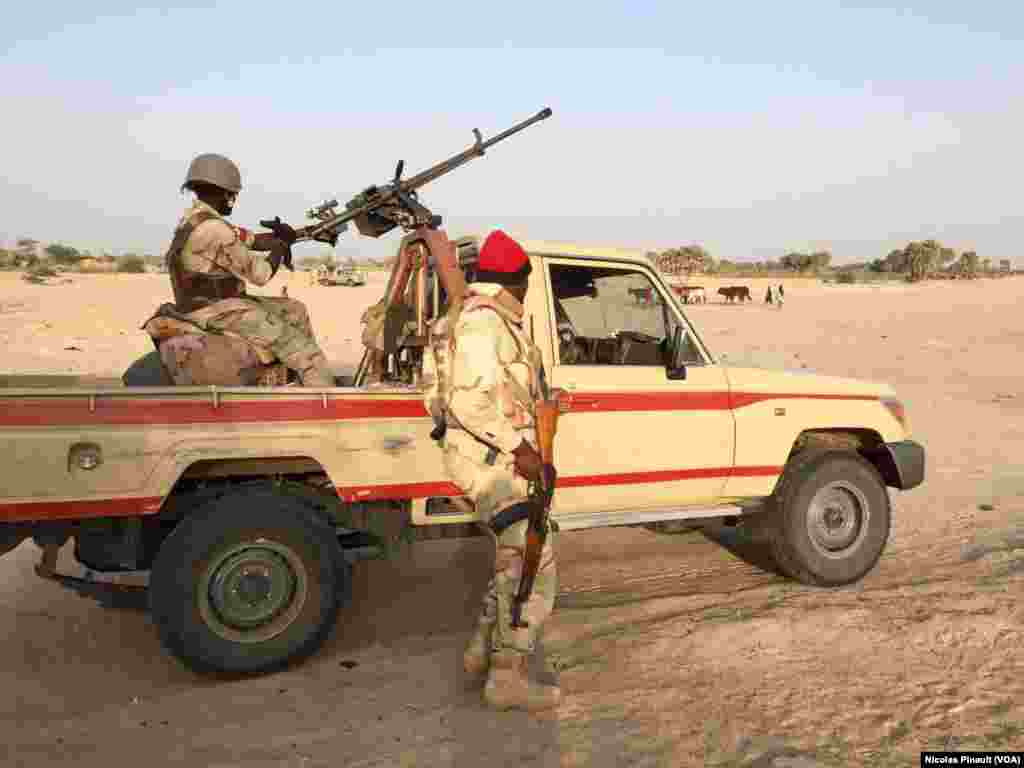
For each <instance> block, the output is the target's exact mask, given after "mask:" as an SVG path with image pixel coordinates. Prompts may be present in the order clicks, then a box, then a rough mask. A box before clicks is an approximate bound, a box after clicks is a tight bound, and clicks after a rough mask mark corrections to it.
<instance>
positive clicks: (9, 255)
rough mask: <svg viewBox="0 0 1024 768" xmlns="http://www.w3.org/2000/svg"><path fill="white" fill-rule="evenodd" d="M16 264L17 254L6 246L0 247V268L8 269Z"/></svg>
mask: <svg viewBox="0 0 1024 768" xmlns="http://www.w3.org/2000/svg"><path fill="white" fill-rule="evenodd" d="M17 265H18V254H17V253H15V252H14V251H9V250H7V249H6V248H0V269H10V268H11V267H16V266H17Z"/></svg>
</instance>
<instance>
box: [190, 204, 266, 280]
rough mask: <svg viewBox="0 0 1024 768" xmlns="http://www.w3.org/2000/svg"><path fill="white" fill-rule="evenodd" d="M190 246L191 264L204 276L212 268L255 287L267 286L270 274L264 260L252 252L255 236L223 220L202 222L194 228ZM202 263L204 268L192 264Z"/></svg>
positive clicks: (263, 257)
mask: <svg viewBox="0 0 1024 768" xmlns="http://www.w3.org/2000/svg"><path fill="white" fill-rule="evenodd" d="M189 240H190V244H191V251H192V258H191V259H190V261H191V262H193V264H191V265H190V266H191V267H192V268H194V269H198V270H200V271H203V272H208V271H210V269H212V268H218V267H219V268H220V269H222V270H226V271H228V272H230V273H231V274H233V275H234V276H235V277H238V278H240V279H242V280H246V281H248V282H250V283H252V284H254V285H266V284H267V283H268V282H269V281H270V277H271V274H272V273H273V270H272V269H271V267H270V262H269V261H268V260H267V258H266V257H265V256H264V255H263V254H262V253H259V252H258V251H254V250H252V249H251V246H252V245H253V243H254V241H255V235H253V233H252V232H249V231H248V230H246V229H242V228H241V227H233V226H232V225H231V224H229V223H228V222H226V221H224V220H222V219H212V220H210V221H205V222H203V223H202V224H200V225H199V226H198V227H196V229H195V232H193V233H192V237H191V238H189ZM197 261H198V262H202V263H205V264H206V265H208V266H206V267H203V266H201V265H200V264H197V263H195V262H197Z"/></svg>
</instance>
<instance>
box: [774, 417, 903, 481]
mask: <svg viewBox="0 0 1024 768" xmlns="http://www.w3.org/2000/svg"><path fill="white" fill-rule="evenodd" d="M808 450H835V451H850V452H854V453H857V454H859V455H860V456H861V458H863V459H865V460H866V461H867V462H868V463H869V464H871V466H873V467H874V468H875V470H876V471H877V472H878V474H879V476H880V477H881V478H882V480H883V482H884V483H885V484H886V486H889V487H891V488H899V487H901V481H900V475H899V470H898V469H897V467H896V462H895V461H894V460H893V457H892V454H891V453H890V452H889V451H888V450H887V448H886V443H885V439H884V438H883V437H882V435H881V434H880V433H879V432H878V431H877V430H874V429H870V428H865V427H829V428H827V429H821V428H815V429H806V430H804V431H803V432H801V433H800V434H799V435H797V438H796V440H794V441H793V447H792V448H791V450H790V452H789V456H788V457H787V458H786V463H787V465H788V464H789V462H790V461H791V460H792V458H793V457H794V456H795V455H797V454H801V453H803V452H804V451H808ZM780 480H781V477H780ZM776 487H777V486H776Z"/></svg>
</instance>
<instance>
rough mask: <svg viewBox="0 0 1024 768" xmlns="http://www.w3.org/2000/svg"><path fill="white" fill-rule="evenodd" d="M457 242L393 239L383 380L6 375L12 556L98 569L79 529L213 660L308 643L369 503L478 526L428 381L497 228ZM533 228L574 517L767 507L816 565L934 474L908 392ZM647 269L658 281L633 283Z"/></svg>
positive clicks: (458, 526)
mask: <svg viewBox="0 0 1024 768" xmlns="http://www.w3.org/2000/svg"><path fill="white" fill-rule="evenodd" d="M443 243H444V244H445V245H444V247H443V248H440V249H437V248H435V249H434V250H433V251H431V250H430V249H429V248H427V247H425V245H424V242H423V241H422V240H420V241H417V239H416V234H415V233H413V234H412V235H409V236H408V237H406V238H405V239H404V240H403V241H402V245H401V246H400V248H399V259H398V260H397V263H396V266H395V270H394V272H393V273H392V275H391V279H390V281H389V284H388V288H387V295H388V296H389V297H390V299H389V300H392V301H393V302H394V303H393V306H399V305H400V306H401V307H402V308H403V312H404V314H401V313H400V317H399V319H400V321H401V322H400V325H399V326H395V325H394V324H392V327H391V331H389V333H392V336H391V338H392V342H389V343H391V344H392V348H391V349H390V351H389V355H388V359H387V371H388V377H389V378H388V380H387V381H386V382H385V384H384V386H379V385H375V386H373V387H366V386H363V381H364V380H365V378H366V367H367V366H366V360H365V359H364V362H363V364H361V365H360V367H359V369H358V371H357V372H356V375H355V377H354V379H352V380H347V381H343V380H339V386H337V387H332V388H327V389H306V388H298V387H294V386H279V387H258V386H251V387H216V386H212V387H210V386H207V387H195V386H179V387H174V386H168V385H166V384H161V383H160V382H159V381H157V382H156V383H155V384H154V383H153V382H152V381H150V382H143V381H136V380H135V379H133V377H132V376H129V375H127V374H126V376H125V381H124V382H122V381H120V380H112V381H107V382H95V381H94V382H92V383H91V384H90V383H88V382H84V381H77V382H76V381H68V379H67V378H66V377H60V376H55V377H52V378H48V377H31V378H28V377H18V376H0V401H2V402H0V440H2V441H3V456H4V462H3V465H2V467H3V468H2V470H0V471H2V475H0V478H2V482H0V553H3V552H7V551H10V550H11V549H13V548H14V547H16V546H18V545H19V544H20V543H21V542H23V541H24V540H26V539H32V540H34V542H35V543H36V545H38V546H39V547H40V548H41V549H42V557H41V562H40V565H39V567H38V568H37V571H38V572H39V573H40V574H41V575H43V576H46V577H49V578H52V579H56V580H58V581H61V582H62V583H64V584H65V585H67V586H70V587H73V588H76V589H83V590H84V588H85V587H86V585H87V583H88V582H87V579H83V578H82V577H80V576H78V577H76V576H70V575H67V574H61V573H59V572H58V571H57V568H56V565H57V557H58V550H60V548H61V547H62V546H63V545H64V544H65V543H67V542H69V541H70V540H72V539H73V540H74V556H75V558H76V559H77V561H78V562H79V563H81V564H82V565H83V566H84V567H85V568H86V569H87V571H86V574H87V575H88V574H89V573H93V572H95V573H99V574H111V573H118V572H131V573H133V574H137V573H138V572H147V571H148V581H147V584H146V586H142V585H139V587H138V588H139V589H140V590H141V589H145V590H146V591H147V592H148V603H149V606H150V610H151V613H152V616H153V619H154V623H155V625H156V627H157V630H158V632H159V635H160V638H161V640H162V642H163V644H164V646H165V647H166V648H167V649H168V650H169V651H170V652H171V653H173V654H174V655H176V656H177V657H178V658H179V659H180V660H182V661H183V662H184V663H186V664H187V665H188V666H189V667H191V668H192V669H194V670H197V671H230V672H262V671H267V670H270V669H274V668H277V667H279V666H281V665H282V664H284V663H286V662H288V661H289V660H294V659H298V658H301V657H303V656H306V655H308V654H310V653H313V652H314V651H315V650H316V649H317V648H318V647H320V645H321V643H322V642H323V640H324V638H325V637H326V635H327V634H328V633H329V632H330V631H331V628H332V627H333V625H334V623H335V620H336V614H337V609H338V606H339V604H340V603H342V602H343V601H344V600H345V598H346V595H347V594H348V591H349V582H350V578H351V560H352V559H353V557H354V556H356V555H358V554H359V553H365V552H366V551H367V549H366V547H365V546H364V545H365V544H366V543H367V542H368V541H370V540H371V539H370V538H369V537H368V536H367V534H366V533H365V531H362V530H360V528H362V527H364V526H365V523H366V521H367V520H374V519H382V518H388V519H393V520H402V521H406V522H407V523H411V525H412V526H413V527H412V530H416V531H425V530H437V529H436V528H432V527H433V526H438V525H445V526H449V528H447V530H457V531H468V530H471V529H472V528H473V526H472V525H467V524H471V523H472V522H473V520H474V514H475V513H474V511H473V509H472V507H471V505H468V503H467V502H465V500H464V499H462V500H460V499H459V498H458V497H459V496H460V494H461V492H460V489H459V488H458V487H456V486H454V485H453V484H452V483H451V482H450V481H449V480H448V478H447V477H446V476H445V472H444V470H443V467H442V462H441V451H440V450H439V448H438V446H437V445H436V444H435V442H434V441H433V440H432V439H431V437H430V433H431V430H432V428H433V423H432V420H431V418H430V417H429V416H428V413H427V411H426V409H425V407H424V403H423V400H422V385H421V377H420V370H419V362H420V360H421V357H422V355H421V353H422V348H423V344H424V343H425V341H426V338H427V332H428V331H429V328H430V323H431V321H432V320H433V318H435V317H438V316H439V314H440V313H441V312H443V311H444V309H445V307H446V305H447V301H448V298H449V296H451V295H453V291H455V290H461V288H460V286H464V285H465V281H464V278H468V279H470V280H471V279H472V273H473V269H474V265H475V258H476V250H477V243H478V240H477V239H476V238H463V239H461V240H458V241H456V242H455V243H449V241H447V239H444V240H443ZM526 246H527V250H528V251H529V253H530V258H531V260H532V263H533V267H534V269H533V276H532V277H531V280H530V289H529V294H528V295H527V297H526V308H527V324H528V328H529V329H530V331H531V332H532V334H533V336H534V338H535V340H536V341H537V342H538V344H539V346H540V348H541V350H542V352H543V355H544V362H545V366H546V369H547V373H548V379H549V382H550V384H551V386H552V387H553V388H554V390H555V391H556V393H557V396H558V399H559V403H560V405H561V409H562V412H563V416H562V420H561V422H560V424H559V429H558V434H557V438H556V441H555V455H556V462H557V465H558V472H559V476H558V483H557V493H556V494H555V497H554V504H553V507H552V515H553V518H554V520H555V521H556V523H557V526H558V527H559V528H560V529H561V530H563V531H567V530H574V529H583V528H593V527H599V526H621V525H647V526H652V525H653V526H658V525H663V524H665V523H666V522H667V521H691V522H694V521H701V520H706V519H708V518H725V519H728V520H730V521H732V520H735V519H743V518H744V517H747V519H748V520H750V521H751V523H752V524H754V525H755V526H756V527H757V528H758V529H759V530H761V531H762V532H763V533H764V534H765V538H766V540H767V541H768V542H769V545H770V547H771V550H772V553H773V555H774V558H775V560H776V562H777V565H778V568H779V570H780V571H781V572H783V573H785V574H788V575H789V576H791V577H792V578H794V579H797V580H799V581H801V582H804V583H807V584H816V585H823V586H835V585H842V584H848V583H851V582H854V581H856V580H858V579H860V578H861V577H863V576H864V575H865V574H866V573H867V572H868V571H870V570H871V568H873V567H874V565H875V563H876V562H877V561H878V558H879V557H880V555H881V554H882V551H883V549H884V547H885V544H886V540H887V538H888V535H889V528H890V520H891V507H890V501H889V495H888V491H887V487H890V488H896V489H900V490H907V489H910V488H914V487H915V486H917V485H919V484H920V483H921V482H922V480H923V477H924V450H923V449H922V447H921V446H920V445H918V444H917V443H915V442H913V441H911V440H909V438H908V434H909V432H908V426H907V419H906V415H905V413H904V407H903V404H902V403H901V402H900V401H899V400H898V399H897V398H896V395H895V394H894V392H893V391H892V389H890V388H889V387H888V386H886V385H885V384H880V383H877V382H869V381H858V380H854V379H845V378H836V377H831V376H817V375H807V374H805V373H793V372H784V371H769V370H761V369H755V368H740V367H730V366H727V365H723V364H720V363H718V362H716V360H715V358H714V356H713V355H712V353H711V352H710V350H708V349H707V347H706V346H705V344H704V342H703V341H702V340H701V338H700V336H699V335H698V333H697V331H696V329H695V328H694V327H693V326H692V325H691V323H690V322H689V321H688V319H687V318H686V316H685V315H684V313H683V311H682V307H681V305H680V303H679V302H678V301H676V300H675V299H674V298H673V296H672V293H671V291H670V290H669V288H668V286H667V285H666V284H665V282H664V281H663V280H662V279H661V277H660V276H659V274H658V273H657V271H656V270H655V269H654V268H653V267H652V265H651V264H650V262H649V261H648V260H647V259H646V258H645V257H644V256H643V254H641V253H638V252H632V251H623V250H616V249H607V248H586V247H580V246H575V245H562V244H548V243H529V242H528V243H526ZM434 254H440V255H437V256H435V255H434ZM637 289H643V290H649V291H652V292H653V294H655V295H656V296H657V297H659V298H660V300H659V301H654V302H649V303H648V302H645V303H641V304H638V303H637V302H636V301H634V299H633V294H632V293H631V292H634V291H635V290H637ZM396 328H397V330H395V329H396ZM395 339H397V341H395ZM342 385H343V386H342ZM354 521H355V522H354ZM142 575H145V574H144V573H143V574H142Z"/></svg>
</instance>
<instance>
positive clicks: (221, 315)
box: [190, 296, 335, 387]
mask: <svg viewBox="0 0 1024 768" xmlns="http://www.w3.org/2000/svg"><path fill="white" fill-rule="evenodd" d="M190 317H192V318H195V319H196V320H197V321H198V322H199V323H200V324H201V325H202V326H203V327H205V328H208V329H209V330H212V331H229V332H231V333H234V334H237V335H238V336H241V337H242V338H244V339H245V340H246V341H249V342H251V343H252V344H255V345H258V346H260V347H263V348H265V349H268V350H270V351H271V352H272V353H273V354H274V356H275V357H276V358H277V359H278V360H280V361H281V362H282V363H284V364H285V365H287V366H288V367H289V368H291V369H292V370H294V371H295V372H296V373H298V374H299V379H300V380H301V382H302V385H303V386H306V387H333V386H334V385H335V381H334V374H333V373H332V372H331V370H330V368H329V367H328V365H327V358H326V357H324V353H323V352H322V351H321V350H320V346H319V345H318V344H317V342H316V336H315V335H314V333H313V326H312V324H311V323H310V320H309V312H308V311H307V310H306V305H305V304H303V303H302V302H301V301H298V300H297V299H289V298H284V297H277V296H245V297H244V298H237V299H224V300H223V301H218V302H216V303H215V304H211V305H210V306H208V307H203V308H202V309H199V310H197V311H195V312H193V313H191V315H190Z"/></svg>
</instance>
